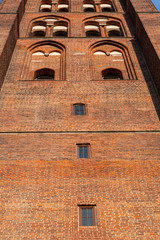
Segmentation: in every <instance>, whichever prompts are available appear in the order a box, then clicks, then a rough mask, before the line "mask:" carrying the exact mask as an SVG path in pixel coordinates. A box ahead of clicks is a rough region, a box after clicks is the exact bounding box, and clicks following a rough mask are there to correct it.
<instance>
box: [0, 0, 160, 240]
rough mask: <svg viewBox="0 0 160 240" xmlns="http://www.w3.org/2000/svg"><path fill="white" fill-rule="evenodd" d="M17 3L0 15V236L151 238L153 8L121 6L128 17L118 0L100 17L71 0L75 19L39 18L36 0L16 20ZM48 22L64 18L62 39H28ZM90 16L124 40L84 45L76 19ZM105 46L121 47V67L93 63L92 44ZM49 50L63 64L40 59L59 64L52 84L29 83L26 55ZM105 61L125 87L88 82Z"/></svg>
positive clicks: (155, 187)
mask: <svg viewBox="0 0 160 240" xmlns="http://www.w3.org/2000/svg"><path fill="white" fill-rule="evenodd" d="M24 3H25V2H24V1H19V0H17V1H11V0H6V1H4V4H3V5H2V6H3V7H2V8H1V14H0V18H1V22H0V24H1V27H0V30H1V31H2V37H1V38H0V44H1V48H0V51H1V52H2V55H1V56H2V57H1V65H0V66H1V67H0V69H3V70H2V72H1V74H2V75H3V76H4V75H5V79H4V83H3V86H2V88H1V100H0V106H1V110H0V115H1V116H0V117H1V125H0V160H1V164H0V165H1V167H0V176H1V178H2V183H3V184H2V188H1V200H2V203H1V214H2V225H1V238H2V239H38V240H40V239H53V240H86V239H87V240H107V239H113V240H116V239H118V240H134V239H138V240H144V239H145V240H152V239H153V240H155V239H157V237H158V236H159V218H158V217H159V215H158V213H159V208H158V207H159V206H158V203H159V201H158V192H159V160H160V158H159V156H160V150H159V142H160V136H159V129H160V124H159V118H158V111H159V100H158V96H157V92H156V89H155V86H154V82H153V80H152V76H154V80H155V79H157V80H156V81H157V83H158V77H159V75H158V59H156V56H158V54H159V52H158V51H159V50H158V46H159V45H158V44H159V42H158V37H157V36H158V35H157V33H156V31H154V29H153V28H154V26H152V24H153V22H154V23H155V28H156V24H157V23H158V20H157V19H155V17H154V15H155V14H157V15H156V16H158V13H154V11H155V8H154V7H153V4H152V3H151V2H150V1H149V0H146V1H135V0H133V1H127V9H128V12H127V13H125V12H124V10H125V7H124V5H123V4H124V2H122V3H120V1H118V0H115V1H114V4H115V5H114V6H116V9H117V10H118V12H115V13H105V14H102V13H83V9H82V1H80V0H72V1H71V5H70V6H71V8H70V9H71V11H72V12H70V13H57V12H54V13H50V14H48V13H39V12H38V11H39V5H40V0H38V1H35V0H34V1H33V0H32V1H31V0H28V1H27V3H26V10H25V14H24V15H23V10H24ZM131 3H132V4H131ZM18 9H21V10H20V13H19V14H18V15H17V14H16V13H17V11H18ZM136 11H140V12H144V13H143V14H138V13H136ZM145 11H150V12H152V14H150V15H149V14H148V13H147V14H146V13H145ZM4 13H5V14H4ZM6 13H14V14H6ZM22 15H23V17H22ZM48 15H52V16H61V17H66V18H67V19H68V20H69V23H70V24H69V34H70V35H69V38H58V37H57V38H51V37H48V38H30V37H29V36H30V29H31V23H32V21H33V19H35V18H37V17H38V16H41V17H43V16H48ZM16 16H17V18H16ZM92 16H105V17H108V18H110V17H116V18H118V19H119V20H120V21H121V23H122V26H123V30H124V32H125V37H118V38H101V37H97V38H86V37H85V34H84V25H83V20H84V19H85V18H87V17H92ZM137 16H139V18H138V17H137ZM146 16H150V20H149V18H148V20H147V19H146ZM21 17H22V21H21V24H20V19H21ZM5 18H6V19H5ZM131 19H132V21H131ZM132 22H133V23H132ZM150 22H151V23H152V24H151V25H150ZM150 29H152V32H154V34H153V33H151V31H150ZM156 29H157V28H156ZM18 30H19V36H18ZM157 31H158V30H157ZM135 34H136V38H135ZM17 37H18V40H17V42H16V39H17ZM143 42H145V44H143ZM15 43H16V46H15V47H14V45H15ZM42 43H44V44H46V45H45V46H42ZM102 43H103V44H104V43H105V44H106V45H102V48H103V50H104V51H105V52H108V51H112V50H113V49H117V48H119V49H120V51H122V53H123V57H121V58H120V59H119V60H125V61H124V62H123V61H117V60H118V58H114V59H111V58H110V57H109V58H110V60H109V58H107V57H108V56H106V59H102V58H100V57H99V59H98V60H94V55H93V51H94V48H93V47H94V46H95V47H97V46H98V48H99V44H102ZM97 44H98V45H97ZM112 44H113V45H112ZM111 45H112V46H111ZM41 46H42V48H41ZM35 47H37V48H35ZM53 48H54V49H61V53H62V55H61V60H60V64H59V62H58V61H56V59H54V60H53V61H52V59H50V56H49V57H47V55H46V57H45V56H44V58H46V60H45V62H46V63H45V64H46V65H45V67H46V66H48V65H49V66H50V67H55V65H56V74H57V75H58V73H59V77H58V78H57V77H56V80H54V81H53V80H52V81H43V80H42V81H34V80H33V72H34V70H36V69H37V68H38V67H40V68H41V67H42V66H44V61H43V59H42V58H41V57H35V58H33V57H32V53H33V52H34V51H35V49H38V50H44V51H45V52H46V53H48V52H50V51H51V50H53ZM153 48H154V50H153ZM13 49H14V52H13ZM12 52H13V54H12ZM148 53H149V54H151V58H150V57H148V56H150V55H148ZM10 59H11V61H10ZM150 59H152V61H150ZM112 60H116V62H117V64H116V62H115V61H113V62H114V64H113V65H114V67H117V68H120V69H122V71H123V73H124V76H125V78H124V80H103V79H100V78H99V77H96V78H95V76H96V74H97V71H99V67H97V65H98V66H102V65H103V67H105V66H106V67H107V66H111V65H112V64H111V62H112ZM146 60H147V63H148V65H147V63H146ZM9 61H10V63H9ZM38 61H39V62H38ZM153 63H154V64H153ZM109 64H111V65H109ZM155 64H156V66H154V65H155ZM8 65H9V67H8ZM52 65H53V66H52ZM59 66H60V67H59ZM148 67H149V68H148ZM154 69H155V71H154ZM6 70H7V73H6V74H5V71H6ZM101 70H102V69H101ZM150 71H151V73H152V75H151V73H150ZM57 75H56V76H57ZM97 76H98V75H97ZM130 76H131V77H130ZM2 81H3V78H2ZM156 81H155V82H156ZM157 86H158V84H157ZM75 103H84V104H86V115H84V116H75V115H74V114H73V104H75ZM77 143H79V144H80V143H82V144H85V143H90V147H91V156H90V158H88V159H79V158H77V146H76V144H77ZM82 204H86V205H87V204H94V205H96V226H93V227H81V226H79V220H78V219H79V216H78V214H79V211H78V205H82Z"/></svg>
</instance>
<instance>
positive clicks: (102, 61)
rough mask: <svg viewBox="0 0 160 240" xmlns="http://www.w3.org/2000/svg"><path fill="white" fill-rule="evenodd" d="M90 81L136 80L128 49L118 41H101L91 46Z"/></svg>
mask: <svg viewBox="0 0 160 240" xmlns="http://www.w3.org/2000/svg"><path fill="white" fill-rule="evenodd" d="M90 66H91V67H90V72H91V79H92V80H99V81H102V80H103V79H124V80H129V79H137V77H136V74H135V70H134V68H133V64H132V61H131V58H130V54H129V52H128V49H127V47H126V46H124V45H123V44H121V43H119V42H118V41H113V40H112V41H110V40H102V41H98V42H96V43H95V44H93V45H92V46H91V63H90Z"/></svg>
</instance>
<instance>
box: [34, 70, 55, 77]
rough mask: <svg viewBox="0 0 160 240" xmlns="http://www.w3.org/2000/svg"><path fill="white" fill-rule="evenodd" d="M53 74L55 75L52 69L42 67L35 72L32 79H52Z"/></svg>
mask: <svg viewBox="0 0 160 240" xmlns="http://www.w3.org/2000/svg"><path fill="white" fill-rule="evenodd" d="M54 75H55V73H54V70H52V69H49V68H43V69H39V70H37V71H36V72H35V74H34V79H35V80H44V79H46V80H47V79H48V80H54Z"/></svg>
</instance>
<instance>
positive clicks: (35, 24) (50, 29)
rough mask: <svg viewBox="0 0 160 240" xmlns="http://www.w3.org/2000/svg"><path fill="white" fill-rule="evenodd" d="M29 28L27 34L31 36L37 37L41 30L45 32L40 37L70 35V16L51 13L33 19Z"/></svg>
mask: <svg viewBox="0 0 160 240" xmlns="http://www.w3.org/2000/svg"><path fill="white" fill-rule="evenodd" d="M28 29H29V30H28V32H27V36H30V37H37V36H38V34H39V33H38V34H36V33H37V32H39V30H40V31H41V32H43V33H42V34H39V35H40V36H38V37H58V36H59V37H61V36H64V37H69V36H70V21H69V19H68V18H65V17H61V16H55V15H51V14H49V15H45V16H41V17H38V18H34V19H32V20H31V21H30V23H29V28H28ZM58 32H59V35H58V34H57V33H58ZM60 33H61V34H60Z"/></svg>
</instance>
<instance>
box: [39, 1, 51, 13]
mask: <svg viewBox="0 0 160 240" xmlns="http://www.w3.org/2000/svg"><path fill="white" fill-rule="evenodd" d="M51 10H52V4H51V0H44V1H41V5H40V11H41V12H51Z"/></svg>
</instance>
